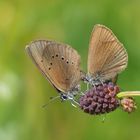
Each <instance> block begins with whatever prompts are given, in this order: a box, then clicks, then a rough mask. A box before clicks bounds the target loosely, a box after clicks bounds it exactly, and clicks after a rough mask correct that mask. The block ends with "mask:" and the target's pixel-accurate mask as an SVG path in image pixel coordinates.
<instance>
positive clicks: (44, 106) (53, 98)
mask: <svg viewBox="0 0 140 140" xmlns="http://www.w3.org/2000/svg"><path fill="white" fill-rule="evenodd" d="M58 98H60V95H59V96H56V97H50V101H49V102H48V103H46V104H44V105H43V106H42V108H46V107H47V106H48V105H49V104H50V103H52V102H54V101H55V100H56V99H58Z"/></svg>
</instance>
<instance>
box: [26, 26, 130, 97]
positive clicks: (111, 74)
mask: <svg viewBox="0 0 140 140" xmlns="http://www.w3.org/2000/svg"><path fill="white" fill-rule="evenodd" d="M26 51H27V53H28V54H29V56H30V57H31V59H32V60H33V62H34V63H35V64H36V66H37V67H38V68H39V70H40V71H41V72H42V74H43V75H44V76H45V77H46V78H47V80H48V81H49V82H50V83H51V84H52V85H53V86H54V87H55V88H56V89H57V90H58V92H59V93H60V97H61V99H72V100H73V99H74V95H76V94H77V92H78V90H79V83H80V80H82V79H83V80H84V81H87V82H88V83H90V84H91V85H94V84H98V83H101V82H104V81H108V80H111V81H112V80H113V79H114V78H115V77H116V76H117V75H118V74H119V73H120V72H121V71H123V70H124V69H125V68H126V67H127V62H128V55H127V52H126V50H125V48H124V47H123V45H122V44H121V43H120V42H119V40H118V39H117V37H116V36H115V35H114V34H113V32H112V31H111V30H110V29H109V28H107V27H105V26H104V25H99V24H97V25H95V26H94V29H93V31H92V34H91V39H90V45H89V52H88V68H87V71H88V73H87V74H83V72H82V71H81V69H80V55H79V54H78V53H77V51H76V50H75V49H73V48H71V47H70V46H69V45H66V44H62V43H58V42H55V41H50V40H37V41H33V42H31V43H30V44H29V45H27V46H26Z"/></svg>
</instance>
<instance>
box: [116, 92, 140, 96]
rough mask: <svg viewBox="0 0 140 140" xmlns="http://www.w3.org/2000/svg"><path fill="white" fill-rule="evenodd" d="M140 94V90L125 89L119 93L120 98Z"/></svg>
mask: <svg viewBox="0 0 140 140" xmlns="http://www.w3.org/2000/svg"><path fill="white" fill-rule="evenodd" d="M132 96H140V91H124V92H120V93H118V94H117V97H118V98H122V97H132Z"/></svg>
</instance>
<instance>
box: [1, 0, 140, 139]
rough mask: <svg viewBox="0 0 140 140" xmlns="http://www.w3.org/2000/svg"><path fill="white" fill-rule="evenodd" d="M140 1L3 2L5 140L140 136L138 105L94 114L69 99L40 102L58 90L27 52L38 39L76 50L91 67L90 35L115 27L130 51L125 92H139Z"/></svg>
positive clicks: (122, 77)
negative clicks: (95, 28)
mask: <svg viewBox="0 0 140 140" xmlns="http://www.w3.org/2000/svg"><path fill="white" fill-rule="evenodd" d="M139 16H140V1H138V0H134V1H131V0H123V1H122V0H118V1H113V0H105V1H102V0H90V1H89V0H86V1H84V0H81V1H80V0H77V1H75V0H71V1H66V0H44V1H43V0H39V1H38V0H36V1H34V0H30V1H29V0H9V1H8V0H0V140H91V139H93V140H103V139H107V140H112V139H113V140H118V139H119V140H132V139H133V140H140V133H139V132H140V98H136V102H137V104H138V105H137V106H138V109H137V110H136V111H135V112H134V113H132V114H127V113H125V112H123V111H122V110H121V109H118V110H116V111H114V112H112V113H110V114H107V115H106V116H105V122H104V123H102V119H103V117H104V116H89V115H88V114H85V113H83V112H82V111H80V110H78V109H76V108H74V107H72V106H71V105H70V103H69V102H64V103H61V102H60V101H58V100H57V101H56V102H54V103H52V104H51V105H50V106H48V108H47V109H46V110H44V109H42V108H41V106H42V105H43V104H45V103H47V102H48V101H49V97H50V96H56V95H57V92H56V91H55V89H53V87H52V86H51V85H50V84H49V83H48V81H47V80H46V79H45V78H44V77H43V76H42V75H41V73H40V72H39V71H38V69H37V68H36V67H35V65H34V64H33V63H32V62H31V60H30V59H29V57H28V56H27V55H26V53H25V45H26V44H28V43H29V42H30V41H32V40H35V39H45V38H47V39H52V40H57V41H60V42H65V43H67V44H70V45H71V46H73V48H75V49H77V50H78V52H79V53H80V55H81V57H82V68H83V69H84V70H85V71H86V64H87V52H88V44H89V38H90V33H91V31H92V28H93V26H94V25H95V24H97V23H100V24H104V25H106V26H108V27H109V28H111V29H112V30H113V32H114V33H115V34H116V36H117V37H118V38H119V40H120V41H121V42H122V43H123V44H124V46H125V47H126V49H127V51H128V54H129V64H128V68H127V69H126V70H125V72H123V73H122V74H121V75H120V76H119V80H118V84H119V85H120V86H121V88H122V89H123V90H140V17H139Z"/></svg>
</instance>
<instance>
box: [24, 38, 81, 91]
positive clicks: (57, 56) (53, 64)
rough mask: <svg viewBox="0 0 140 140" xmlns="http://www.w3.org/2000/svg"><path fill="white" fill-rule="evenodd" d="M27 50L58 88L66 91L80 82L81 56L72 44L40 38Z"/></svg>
mask: <svg viewBox="0 0 140 140" xmlns="http://www.w3.org/2000/svg"><path fill="white" fill-rule="evenodd" d="M26 51H27V53H28V54H29V56H30V57H31V59H32V60H33V62H34V63H35V64H36V65H37V67H38V68H39V69H40V70H41V72H42V73H43V75H45V77H46V78H47V79H48V80H49V81H50V83H51V84H52V85H53V86H55V87H56V89H58V90H60V91H62V92H64V93H66V92H67V91H69V90H71V89H72V88H74V87H75V86H76V85H77V84H78V83H79V81H80V56H79V54H78V53H77V51H76V50H74V49H72V48H71V47H70V46H68V45H66V44H62V43H57V42H54V41H48V40H38V41H34V42H32V43H30V44H29V45H28V46H27V47H26Z"/></svg>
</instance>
